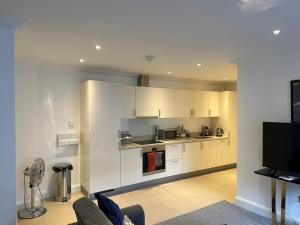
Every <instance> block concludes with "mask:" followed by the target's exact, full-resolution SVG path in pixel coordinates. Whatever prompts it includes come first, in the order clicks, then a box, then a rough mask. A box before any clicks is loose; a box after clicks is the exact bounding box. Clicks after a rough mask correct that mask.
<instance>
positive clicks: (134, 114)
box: [133, 109, 136, 118]
mask: <svg viewBox="0 0 300 225" xmlns="http://www.w3.org/2000/svg"><path fill="white" fill-rule="evenodd" d="M133 117H134V118H136V109H134V110H133Z"/></svg>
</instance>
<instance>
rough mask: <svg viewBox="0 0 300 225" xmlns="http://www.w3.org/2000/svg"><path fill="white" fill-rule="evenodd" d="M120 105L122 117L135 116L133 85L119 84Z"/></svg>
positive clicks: (129, 117) (132, 117) (131, 117)
mask: <svg viewBox="0 0 300 225" xmlns="http://www.w3.org/2000/svg"><path fill="white" fill-rule="evenodd" d="M119 95H120V104H121V105H120V106H121V118H122V119H134V118H135V86H120V90H119Z"/></svg>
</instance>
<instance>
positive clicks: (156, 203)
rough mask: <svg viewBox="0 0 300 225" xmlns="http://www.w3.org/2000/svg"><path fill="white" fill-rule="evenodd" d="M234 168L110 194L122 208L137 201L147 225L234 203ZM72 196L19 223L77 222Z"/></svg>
mask: <svg viewBox="0 0 300 225" xmlns="http://www.w3.org/2000/svg"><path fill="white" fill-rule="evenodd" d="M235 194H236V170H235V169H233V170H227V171H223V172H218V173H213V174H209V175H205V176H199V177H194V178H190V179H185V180H180V181H176V182H172V183H167V184H162V185H158V186H155V187H150V188H145V189H141V190H137V191H132V192H128V193H125V194H121V195H116V196H113V197H112V199H113V200H114V201H116V202H117V203H118V204H119V206H120V207H121V208H123V207H127V206H130V205H134V204H140V205H142V207H143V208H144V210H145V214H146V224H147V225H150V224H155V223H158V222H160V221H163V220H166V219H169V218H172V217H175V216H178V215H181V214H184V213H187V212H190V211H193V210H196V209H199V208H201V207H204V206H207V205H210V204H213V203H215V202H218V201H222V200H227V201H230V202H234V198H235ZM81 196H82V195H81V194H80V193H78V194H75V195H73V197H72V199H71V200H70V201H69V202H67V203H57V202H51V201H48V202H46V208H47V209H48V212H47V213H46V214H45V215H44V216H42V217H40V218H37V219H34V220H19V221H18V225H66V224H68V223H72V222H74V221H76V218H75V215H74V212H73V209H72V203H73V202H74V201H75V200H76V199H78V198H79V197H81Z"/></svg>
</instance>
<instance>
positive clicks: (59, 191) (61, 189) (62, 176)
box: [52, 163, 73, 202]
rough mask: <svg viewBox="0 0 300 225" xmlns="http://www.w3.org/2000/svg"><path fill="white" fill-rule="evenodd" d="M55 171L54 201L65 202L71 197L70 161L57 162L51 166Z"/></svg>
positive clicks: (71, 168) (71, 167)
mask: <svg viewBox="0 0 300 225" xmlns="http://www.w3.org/2000/svg"><path fill="white" fill-rule="evenodd" d="M52 169H53V171H54V172H55V173H56V184H57V188H56V194H55V201H57V202H66V201H68V200H69V199H70V198H71V170H73V166H72V164H71V163H58V164H55V165H54V166H53V168H52Z"/></svg>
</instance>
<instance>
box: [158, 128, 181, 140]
mask: <svg viewBox="0 0 300 225" xmlns="http://www.w3.org/2000/svg"><path fill="white" fill-rule="evenodd" d="M177 137H178V129H177V128H171V129H160V130H158V138H159V139H160V140H167V139H174V138H177Z"/></svg>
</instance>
